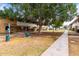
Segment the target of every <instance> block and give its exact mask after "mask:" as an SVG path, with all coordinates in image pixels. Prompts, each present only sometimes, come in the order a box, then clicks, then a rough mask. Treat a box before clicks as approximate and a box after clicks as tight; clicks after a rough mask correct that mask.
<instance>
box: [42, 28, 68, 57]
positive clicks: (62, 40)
mask: <svg viewBox="0 0 79 59" xmlns="http://www.w3.org/2000/svg"><path fill="white" fill-rule="evenodd" d="M68 52H69V51H68V31H67V30H65V32H64V33H63V34H62V35H61V36H60V37H59V38H58V39H57V40H56V41H55V43H53V44H52V45H51V46H50V47H49V48H48V49H47V50H46V51H45V52H44V53H43V54H42V55H41V56H68V55H69V53H68Z"/></svg>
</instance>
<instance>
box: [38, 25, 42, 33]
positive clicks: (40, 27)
mask: <svg viewBox="0 0 79 59" xmlns="http://www.w3.org/2000/svg"><path fill="white" fill-rule="evenodd" d="M41 29H42V25H39V29H38V34H40V33H41Z"/></svg>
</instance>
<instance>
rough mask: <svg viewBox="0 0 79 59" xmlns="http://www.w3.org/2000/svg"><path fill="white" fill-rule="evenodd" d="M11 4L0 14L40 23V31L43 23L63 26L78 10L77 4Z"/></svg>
mask: <svg viewBox="0 0 79 59" xmlns="http://www.w3.org/2000/svg"><path fill="white" fill-rule="evenodd" d="M10 5H11V7H10V8H8V9H7V8H4V10H3V11H0V16H5V17H6V16H9V17H10V18H11V19H13V18H16V19H17V20H18V21H22V22H31V23H35V24H37V25H39V31H38V32H40V31H41V28H42V25H50V24H54V25H55V26H57V27H59V26H61V25H62V24H63V22H64V21H67V20H70V18H69V17H70V16H72V17H73V16H74V13H75V12H76V5H75V4H64V3H62V4H60V3H46V4H45V3H20V4H19V3H17V4H15V3H14V4H10Z"/></svg>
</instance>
